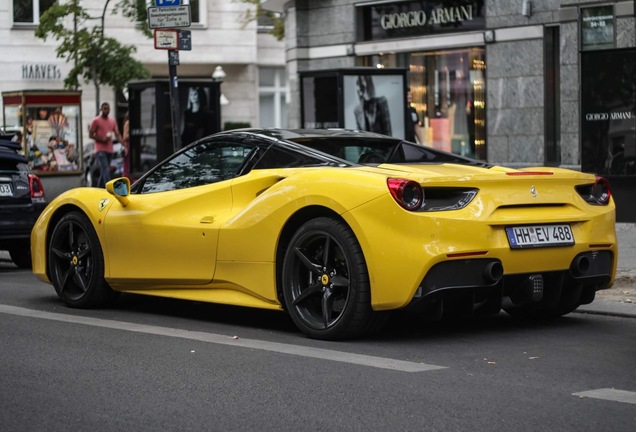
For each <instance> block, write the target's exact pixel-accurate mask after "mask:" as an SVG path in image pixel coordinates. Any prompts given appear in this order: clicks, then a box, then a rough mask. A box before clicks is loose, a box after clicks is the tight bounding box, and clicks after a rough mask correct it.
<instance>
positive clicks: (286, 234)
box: [275, 205, 349, 308]
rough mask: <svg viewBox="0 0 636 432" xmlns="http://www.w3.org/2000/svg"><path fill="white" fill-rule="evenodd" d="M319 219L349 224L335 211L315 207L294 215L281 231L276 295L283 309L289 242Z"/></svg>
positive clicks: (278, 248)
mask: <svg viewBox="0 0 636 432" xmlns="http://www.w3.org/2000/svg"><path fill="white" fill-rule="evenodd" d="M318 217H328V218H331V219H335V220H338V221H340V222H342V223H344V224H346V225H347V226H349V224H347V222H346V221H345V220H344V219H343V218H342V216H340V215H339V214H338V213H336V212H335V211H333V210H331V209H330V208H327V207H323V206H319V205H313V206H308V207H304V208H302V209H300V210H298V211H297V212H296V213H294V214H293V215H292V216H291V217H290V218H289V219H288V220H287V222H286V223H285V225H284V226H283V228H282V229H281V232H280V235H279V237H278V245H277V248H276V261H275V263H276V295H277V297H278V301H279V302H280V303H281V305H282V306H283V308H285V300H284V298H283V291H282V273H283V259H284V257H285V252H286V251H287V247H288V246H289V242H290V240H291V238H292V236H293V235H294V233H295V232H296V231H297V230H298V228H300V227H301V226H302V225H303V224H304V223H305V222H307V221H309V220H311V219H315V218H318Z"/></svg>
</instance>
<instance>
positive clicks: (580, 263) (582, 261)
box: [570, 255, 590, 277]
mask: <svg viewBox="0 0 636 432" xmlns="http://www.w3.org/2000/svg"><path fill="white" fill-rule="evenodd" d="M589 269H590V259H589V258H588V257H587V256H585V255H580V256H577V257H576V258H574V261H572V264H571V265H570V271H571V272H572V274H573V275H574V276H576V277H581V276H585V274H586V273H587V272H588V270H589Z"/></svg>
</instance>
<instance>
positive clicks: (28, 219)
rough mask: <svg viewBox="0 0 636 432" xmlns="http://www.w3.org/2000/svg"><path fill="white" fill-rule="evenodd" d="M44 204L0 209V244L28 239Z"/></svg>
mask: <svg viewBox="0 0 636 432" xmlns="http://www.w3.org/2000/svg"><path fill="white" fill-rule="evenodd" d="M44 207H46V205H45V204H31V205H25V206H19V207H17V206H16V207H10V208H4V209H2V210H1V211H0V245H3V244H6V243H11V242H15V241H23V240H27V241H28V240H29V239H30V237H31V230H32V229H33V225H35V221H37V219H38V217H39V216H40V213H42V210H44Z"/></svg>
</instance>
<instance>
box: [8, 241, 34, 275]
mask: <svg viewBox="0 0 636 432" xmlns="http://www.w3.org/2000/svg"><path fill="white" fill-rule="evenodd" d="M9 255H10V256H11V261H13V263H14V264H15V265H16V266H18V268H21V269H30V268H31V265H32V264H31V247H30V245H29V244H28V243H26V244H21V245H16V246H12V247H11V249H9Z"/></svg>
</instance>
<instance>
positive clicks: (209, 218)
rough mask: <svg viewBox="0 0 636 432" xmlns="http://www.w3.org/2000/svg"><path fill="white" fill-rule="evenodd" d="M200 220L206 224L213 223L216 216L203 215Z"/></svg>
mask: <svg viewBox="0 0 636 432" xmlns="http://www.w3.org/2000/svg"><path fill="white" fill-rule="evenodd" d="M199 222H201V223H204V224H211V223H212V222H214V216H203V217H202V218H201V220H200V221H199Z"/></svg>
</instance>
